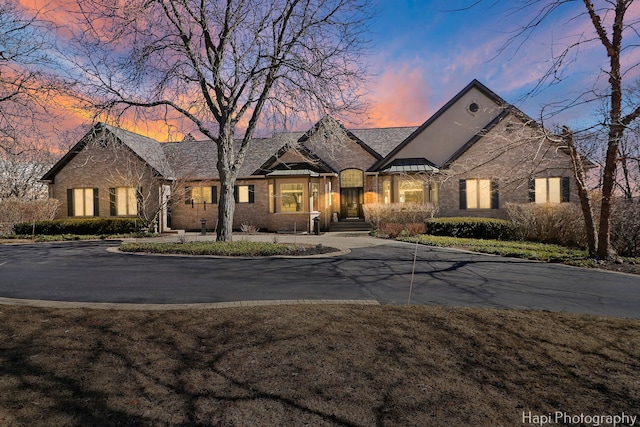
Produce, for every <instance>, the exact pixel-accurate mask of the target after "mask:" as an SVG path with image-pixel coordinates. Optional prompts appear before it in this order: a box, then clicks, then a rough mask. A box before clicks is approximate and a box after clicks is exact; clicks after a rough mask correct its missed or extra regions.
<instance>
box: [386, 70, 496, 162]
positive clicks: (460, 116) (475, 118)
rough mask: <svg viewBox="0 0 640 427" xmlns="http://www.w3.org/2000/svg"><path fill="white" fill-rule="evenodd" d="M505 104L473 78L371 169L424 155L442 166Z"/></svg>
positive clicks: (494, 116) (493, 117)
mask: <svg viewBox="0 0 640 427" xmlns="http://www.w3.org/2000/svg"><path fill="white" fill-rule="evenodd" d="M506 105H507V104H506V103H505V101H504V100H502V98H500V97H499V96H498V95H496V94H495V93H493V92H492V91H490V90H489V89H488V88H486V87H485V86H484V85H482V84H481V83H480V82H478V81H477V80H474V81H472V82H471V83H470V84H469V85H467V87H465V88H464V89H463V90H462V91H460V92H459V93H458V94H457V95H456V96H455V97H454V98H453V99H451V101H449V102H448V103H447V104H445V105H444V106H443V107H442V108H441V109H440V110H438V111H437V112H436V113H435V114H434V115H433V116H432V117H431V118H429V120H427V121H426V122H425V123H423V124H422V125H421V126H420V127H419V128H418V129H416V130H415V132H413V134H411V135H410V136H409V137H408V138H407V139H406V140H405V141H403V142H402V143H401V144H400V145H398V146H397V147H396V148H395V149H394V150H393V151H392V152H391V153H390V154H389V155H388V156H387V157H385V159H384V160H383V161H381V162H378V163H377V164H376V165H374V168H373V169H376V170H379V169H380V168H384V167H386V166H387V165H388V164H390V163H393V162H394V161H395V160H396V159H404V158H406V159H410V158H426V159H428V160H429V161H430V162H431V163H432V164H434V165H436V166H442V165H443V164H444V163H445V162H446V161H447V160H448V159H450V158H451V157H452V156H453V155H454V153H456V152H458V151H459V150H460V149H462V148H463V147H464V145H465V144H466V143H467V142H468V141H469V140H471V139H472V138H473V137H474V136H475V135H476V134H477V133H478V132H480V131H481V130H482V129H484V128H485V126H486V125H487V124H488V123H490V122H492V121H493V120H495V119H496V118H497V117H498V116H499V115H500V114H501V113H502V112H503V111H504V108H505V107H506Z"/></svg>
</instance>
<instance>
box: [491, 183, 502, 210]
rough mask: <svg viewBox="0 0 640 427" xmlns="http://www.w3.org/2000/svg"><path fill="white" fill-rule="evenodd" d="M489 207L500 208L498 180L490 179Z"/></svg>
mask: <svg viewBox="0 0 640 427" xmlns="http://www.w3.org/2000/svg"><path fill="white" fill-rule="evenodd" d="M491 209H500V199H499V193H498V181H496V180H491Z"/></svg>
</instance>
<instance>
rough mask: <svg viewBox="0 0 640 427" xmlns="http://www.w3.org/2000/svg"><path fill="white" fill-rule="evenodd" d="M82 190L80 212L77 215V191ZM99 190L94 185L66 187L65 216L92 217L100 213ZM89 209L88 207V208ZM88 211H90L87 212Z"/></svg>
mask: <svg viewBox="0 0 640 427" xmlns="http://www.w3.org/2000/svg"><path fill="white" fill-rule="evenodd" d="M80 192H82V214H81V215H78V211H79V209H78V207H79V205H78V202H79V200H78V199H79V193H80ZM99 200H100V198H99V190H98V188H95V187H73V188H68V189H67V216H68V217H75V218H92V217H97V216H99V215H100V206H99ZM89 207H90V208H91V209H88V208H89ZM89 211H90V213H89Z"/></svg>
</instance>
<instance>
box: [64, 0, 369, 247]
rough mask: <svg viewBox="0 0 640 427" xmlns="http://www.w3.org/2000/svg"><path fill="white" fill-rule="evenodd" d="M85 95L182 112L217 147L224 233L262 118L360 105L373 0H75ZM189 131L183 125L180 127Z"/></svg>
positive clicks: (103, 105) (106, 106)
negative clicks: (366, 32)
mask: <svg viewBox="0 0 640 427" xmlns="http://www.w3.org/2000/svg"><path fill="white" fill-rule="evenodd" d="M78 8H79V9H80V10H81V17H82V19H83V27H82V28H83V32H82V33H81V34H77V36H78V37H77V41H78V46H79V48H81V49H82V53H81V55H79V56H77V57H76V58H74V60H75V62H76V64H77V65H78V66H79V68H80V69H82V70H83V71H84V73H85V74H84V76H82V78H83V79H84V81H85V83H86V85H87V86H86V87H87V88H88V89H89V90H88V92H87V95H88V96H89V98H90V100H91V102H93V103H97V104H98V107H99V108H100V109H101V111H103V112H104V111H108V110H110V109H111V110H112V111H117V112H118V113H119V114H126V113H127V112H128V111H130V110H132V109H134V110H137V111H140V109H147V110H146V111H153V112H160V114H162V115H163V117H168V116H172V117H176V114H177V116H178V117H181V118H183V119H184V118H186V119H187V120H188V121H189V122H190V123H191V124H192V126H194V127H195V130H197V131H199V132H200V133H201V134H203V135H204V136H205V137H207V138H209V139H211V140H212V141H214V142H215V143H216V145H217V151H218V161H217V165H216V166H217V169H218V172H219V176H220V182H221V191H220V199H219V205H218V224H217V233H218V236H217V238H218V240H223V241H226V240H230V239H231V233H232V223H233V214H234V208H235V204H234V197H233V188H234V183H235V180H236V177H237V175H238V172H239V169H240V167H241V165H242V163H243V161H244V159H245V157H246V156H247V155H250V154H249V153H250V147H251V141H252V138H253V135H254V133H255V131H256V129H257V128H258V127H259V126H260V125H261V123H264V119H265V118H266V117H268V118H274V117H280V118H286V120H290V119H291V118H292V117H295V116H296V115H297V116H300V115H303V114H309V115H311V116H313V115H315V114H316V113H315V112H321V114H324V113H327V112H329V113H336V112H339V111H342V110H349V109H353V108H355V107H356V106H358V105H359V103H358V100H359V97H358V89H359V83H360V82H361V81H362V79H363V76H364V72H363V70H364V68H363V67H364V63H363V62H362V61H363V56H362V54H363V53H364V48H365V45H366V42H365V40H364V39H363V34H364V30H365V28H366V23H367V19H368V17H369V16H370V13H371V9H372V8H371V5H370V4H369V0H227V1H222V0H212V1H201V0H134V1H131V2H127V4H126V5H124V3H121V2H114V3H108V5H106V4H105V2H103V1H97V0H94V1H90V2H89V1H78ZM185 133H186V132H185Z"/></svg>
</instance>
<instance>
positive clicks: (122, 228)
mask: <svg viewBox="0 0 640 427" xmlns="http://www.w3.org/2000/svg"><path fill="white" fill-rule="evenodd" d="M141 226H142V222H141V221H140V220H139V219H137V218H83V219H56V220H51V221H36V222H35V223H33V222H22V223H19V224H15V225H14V227H13V229H14V232H15V233H16V234H24V235H31V233H32V232H33V231H34V227H35V234H45V235H54V234H78V235H84V234H91V235H102V234H126V233H133V232H136V231H139V230H140V228H141Z"/></svg>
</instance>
